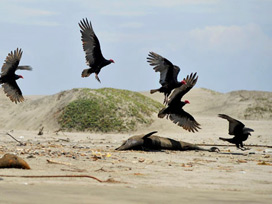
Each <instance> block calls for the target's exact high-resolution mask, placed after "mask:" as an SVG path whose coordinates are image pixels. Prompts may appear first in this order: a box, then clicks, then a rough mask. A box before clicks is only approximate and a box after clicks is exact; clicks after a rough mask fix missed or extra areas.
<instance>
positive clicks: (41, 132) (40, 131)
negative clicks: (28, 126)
mask: <svg viewBox="0 0 272 204" xmlns="http://www.w3.org/2000/svg"><path fill="white" fill-rule="evenodd" d="M43 129H44V127H43V126H42V127H41V129H40V130H39V132H38V135H43Z"/></svg>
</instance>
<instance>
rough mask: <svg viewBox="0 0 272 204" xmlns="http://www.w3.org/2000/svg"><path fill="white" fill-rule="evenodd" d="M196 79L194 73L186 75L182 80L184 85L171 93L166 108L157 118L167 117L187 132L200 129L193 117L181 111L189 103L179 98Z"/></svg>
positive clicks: (191, 86)
mask: <svg viewBox="0 0 272 204" xmlns="http://www.w3.org/2000/svg"><path fill="white" fill-rule="evenodd" d="M197 79H198V77H197V76H196V73H194V74H193V73H191V74H190V76H189V75H187V77H186V79H184V80H185V82H186V84H183V85H180V86H179V87H177V88H175V89H174V90H173V91H172V92H171V94H170V96H169V100H168V102H167V107H166V108H163V109H162V110H161V111H160V112H159V114H158V117H159V118H163V117H164V116H167V118H168V117H169V118H170V120H171V121H173V123H175V124H177V125H179V126H181V127H183V128H184V129H185V130H188V131H189V132H191V131H192V132H195V131H198V129H201V128H200V124H199V123H198V122H196V120H195V119H194V117H193V116H192V115H190V114H189V113H187V112H186V111H184V110H183V109H182V107H183V106H184V105H185V104H187V103H190V102H189V101H188V100H185V101H181V98H182V97H183V96H184V95H185V94H186V93H187V92H188V91H189V90H190V89H191V88H193V86H194V85H195V84H196V82H197Z"/></svg>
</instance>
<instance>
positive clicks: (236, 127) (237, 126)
mask: <svg viewBox="0 0 272 204" xmlns="http://www.w3.org/2000/svg"><path fill="white" fill-rule="evenodd" d="M218 117H220V118H223V119H226V120H228V121H229V135H234V137H233V138H222V137H219V139H220V140H224V141H227V142H230V143H232V144H235V145H236V147H237V148H239V149H241V150H246V149H245V148H244V145H243V141H246V140H247V138H248V136H249V135H251V134H250V132H254V130H253V129H250V128H247V127H245V125H244V124H243V123H242V122H240V121H239V120H236V119H234V118H232V117H230V116H228V115H225V114H218Z"/></svg>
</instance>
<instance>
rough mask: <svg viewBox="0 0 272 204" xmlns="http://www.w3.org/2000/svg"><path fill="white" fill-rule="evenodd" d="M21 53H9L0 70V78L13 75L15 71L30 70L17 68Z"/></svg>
mask: <svg viewBox="0 0 272 204" xmlns="http://www.w3.org/2000/svg"><path fill="white" fill-rule="evenodd" d="M22 54H23V51H22V50H21V49H18V48H17V49H16V50H14V52H12V51H11V52H10V53H9V54H8V56H7V57H6V60H5V62H4V64H3V66H2V69H1V72H2V73H1V76H4V75H10V74H15V71H16V70H18V69H20V70H32V68H31V67H30V66H18V65H19V62H20V60H21V57H22Z"/></svg>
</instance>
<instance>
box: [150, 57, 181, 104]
mask: <svg viewBox="0 0 272 204" xmlns="http://www.w3.org/2000/svg"><path fill="white" fill-rule="evenodd" d="M147 62H149V64H150V65H151V66H154V68H153V69H154V70H155V72H160V84H161V87H160V88H158V89H152V90H150V93H151V94H153V93H155V92H161V93H164V96H165V98H164V103H166V102H167V98H168V96H169V94H170V93H171V91H172V90H173V89H174V88H177V87H179V86H180V85H182V84H185V81H184V80H183V81H181V82H178V79H177V77H178V74H179V72H180V68H179V67H178V66H176V65H173V64H172V63H171V62H170V61H169V60H168V59H166V58H164V57H162V56H160V55H158V54H157V53H155V52H150V53H149V54H148V57H147Z"/></svg>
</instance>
